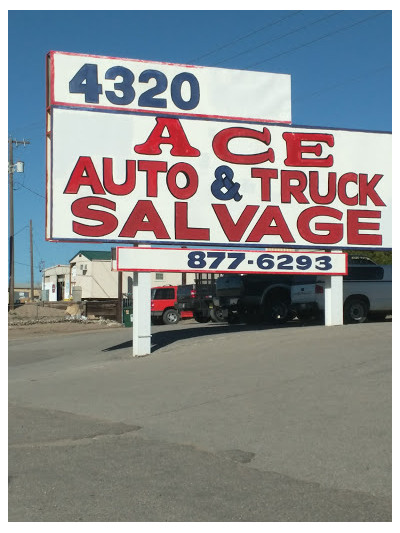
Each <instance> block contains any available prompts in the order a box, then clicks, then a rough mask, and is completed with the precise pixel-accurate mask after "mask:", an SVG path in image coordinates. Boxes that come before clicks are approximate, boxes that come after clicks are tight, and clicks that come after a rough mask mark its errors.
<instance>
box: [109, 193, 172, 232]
mask: <svg viewBox="0 0 400 533" xmlns="http://www.w3.org/2000/svg"><path fill="white" fill-rule="evenodd" d="M146 218H147V220H145V219H146ZM138 231H150V232H153V233H154V235H155V237H156V239H170V236H169V235H168V232H167V230H166V228H165V226H164V224H163V221H162V220H161V217H160V215H159V214H158V213H157V211H156V208H155V207H154V205H153V203H152V202H151V201H150V200H139V201H138V202H137V204H136V205H135V207H134V208H133V210H132V212H131V214H130V215H129V217H128V220H127V221H126V222H125V225H124V227H123V228H122V231H121V233H120V234H119V236H120V237H129V238H134V237H135V235H136V233H137V232H138Z"/></svg>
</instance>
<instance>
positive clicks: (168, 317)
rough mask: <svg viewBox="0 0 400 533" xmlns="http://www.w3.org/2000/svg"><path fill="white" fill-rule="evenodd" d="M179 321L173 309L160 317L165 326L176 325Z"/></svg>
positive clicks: (167, 310)
mask: <svg viewBox="0 0 400 533" xmlns="http://www.w3.org/2000/svg"><path fill="white" fill-rule="evenodd" d="M179 320H180V317H179V314H178V312H177V311H176V310H175V309H166V310H165V311H164V313H163V316H162V321H163V322H164V324H166V325H173V324H177V323H178V322H179Z"/></svg>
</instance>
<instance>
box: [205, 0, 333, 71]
mask: <svg viewBox="0 0 400 533" xmlns="http://www.w3.org/2000/svg"><path fill="white" fill-rule="evenodd" d="M343 11H344V10H341V11H335V12H334V13H330V14H329V15H326V16H325V17H321V18H319V19H317V20H314V21H313V22H309V23H307V24H303V26H299V27H298V28H295V29H294V30H290V31H289V32H287V33H284V34H282V35H278V36H277V37H275V38H274V39H270V40H269V41H265V42H263V43H261V44H259V45H257V46H254V47H253V48H249V49H248V50H244V51H243V52H239V53H237V54H235V55H233V56H231V57H227V58H226V59H222V60H221V61H218V62H217V63H213V65H212V66H216V65H220V64H221V63H225V61H230V60H231V59H235V58H236V57H239V56H241V55H243V54H247V53H248V52H253V51H254V50H257V49H258V48H261V47H262V46H265V45H267V44H271V43H273V42H275V41H279V39H283V38H284V37H287V36H288V35H293V34H294V33H296V32H298V31H301V30H304V29H305V28H309V27H310V26H313V25H314V24H318V23H319V22H322V21H323V20H326V19H328V18H331V17H334V16H336V15H339V14H340V13H343Z"/></svg>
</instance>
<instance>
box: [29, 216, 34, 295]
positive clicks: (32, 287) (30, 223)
mask: <svg viewBox="0 0 400 533" xmlns="http://www.w3.org/2000/svg"><path fill="white" fill-rule="evenodd" d="M29 236H30V248H31V302H33V301H34V299H35V297H34V294H35V293H34V290H35V289H34V279H33V235H32V220H30V221H29Z"/></svg>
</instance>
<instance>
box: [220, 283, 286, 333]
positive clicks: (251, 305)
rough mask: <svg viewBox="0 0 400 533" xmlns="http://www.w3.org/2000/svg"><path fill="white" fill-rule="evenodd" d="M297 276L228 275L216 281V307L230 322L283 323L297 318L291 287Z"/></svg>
mask: <svg viewBox="0 0 400 533" xmlns="http://www.w3.org/2000/svg"><path fill="white" fill-rule="evenodd" d="M295 277H296V276H294V275H288V274H242V275H240V274H227V275H224V276H221V277H220V278H218V279H217V280H216V297H215V298H214V302H213V303H214V306H215V307H217V308H218V309H220V313H221V314H222V316H223V317H224V318H225V320H227V321H228V322H238V321H240V322H242V321H244V322H247V323H252V322H267V323H275V324H278V323H284V322H286V321H287V320H290V319H292V318H294V316H295V314H294V313H293V311H292V310H291V306H290V287H291V285H292V283H293V281H294V278H295Z"/></svg>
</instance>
